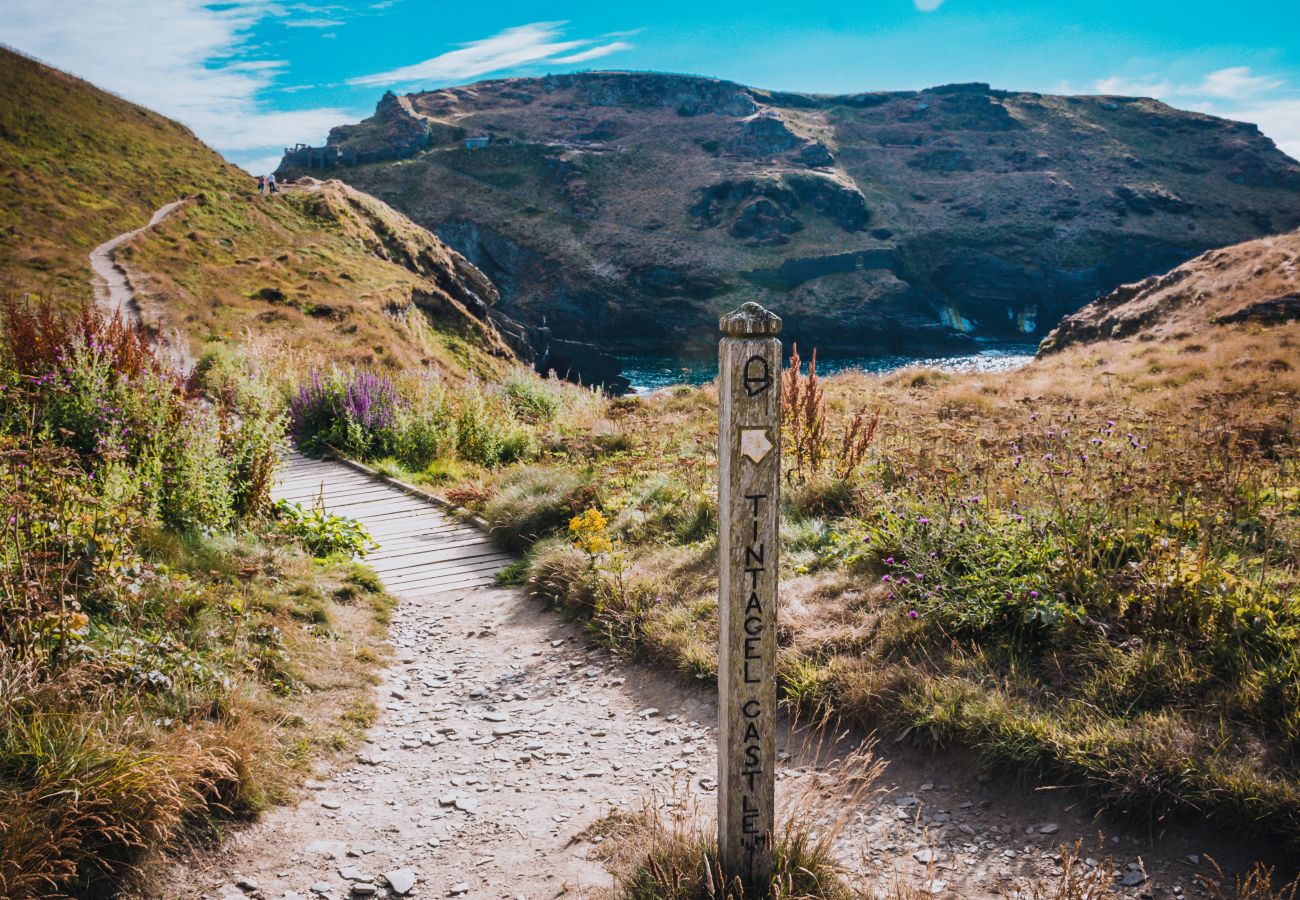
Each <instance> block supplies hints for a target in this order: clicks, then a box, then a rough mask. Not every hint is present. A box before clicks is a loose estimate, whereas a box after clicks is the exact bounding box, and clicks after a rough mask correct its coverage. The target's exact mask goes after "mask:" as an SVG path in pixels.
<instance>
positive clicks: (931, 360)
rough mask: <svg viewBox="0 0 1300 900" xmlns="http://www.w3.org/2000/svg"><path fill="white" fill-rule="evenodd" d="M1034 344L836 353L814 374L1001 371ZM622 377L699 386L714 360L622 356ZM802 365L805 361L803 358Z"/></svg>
mask: <svg viewBox="0 0 1300 900" xmlns="http://www.w3.org/2000/svg"><path fill="white" fill-rule="evenodd" d="M1036 349H1038V345H1037V344H996V345H994V344H990V345H989V346H987V347H985V348H984V349H982V350H980V351H979V352H977V353H967V354H962V355H959V356H838V357H822V356H818V357H817V373H818V374H819V375H834V374H835V373H836V372H847V371H850V370H854V369H860V370H862V371H865V372H891V371H893V370H894V369H902V368H906V367H907V366H926V367H929V368H935V369H945V370H947V371H950V372H1002V371H1006V370H1008V369H1018V368H1020V367H1021V366H1023V365H1025V364H1026V363H1028V362H1029V361H1030V360H1032V359H1033V358H1034V351H1035V350H1036ZM622 361H623V376H624V377H625V378H627V379H629V380H630V381H631V382H632V390H631V391H630V393H633V394H646V393H649V392H651V391H655V390H659V389H661V388H666V387H670V386H672V385H675V384H690V385H699V384H706V383H708V382H710V381H712V380H713V379H714V378H715V377H717V374H718V362H717V360H716V359H673V358H671V357H665V356H625V357H622ZM804 363H805V368H806V366H807V360H805V361H804Z"/></svg>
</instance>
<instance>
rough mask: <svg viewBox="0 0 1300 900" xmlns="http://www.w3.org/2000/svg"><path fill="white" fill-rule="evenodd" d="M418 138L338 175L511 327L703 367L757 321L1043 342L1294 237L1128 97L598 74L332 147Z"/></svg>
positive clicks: (1234, 174)
mask: <svg viewBox="0 0 1300 900" xmlns="http://www.w3.org/2000/svg"><path fill="white" fill-rule="evenodd" d="M396 107H400V109H398V108H396ZM408 116H409V117H414V118H415V119H417V120H418V121H419V122H421V123H423V125H424V126H425V127H427V128H428V129H429V133H430V138H429V143H428V148H427V149H425V150H420V151H418V152H417V153H416V155H415V156H414V157H412V158H410V159H409V160H408V161H405V162H403V163H402V164H401V165H396V164H392V165H385V164H382V163H381V164H378V165H365V166H361V165H358V166H346V165H340V166H338V168H337V169H336V170H335V171H336V172H337V174H338V175H339V177H342V178H345V179H347V180H348V181H350V182H351V183H353V184H355V185H357V186H358V187H360V188H362V189H364V190H367V191H369V192H371V193H374V194H376V195H377V196H380V197H383V198H384V199H386V200H388V201H389V202H391V203H393V204H394V205H396V206H399V207H400V208H402V209H403V210H405V211H406V212H408V213H409V214H410V215H411V216H412V217H413V218H415V219H416V220H417V221H419V222H421V223H422V224H424V225H426V226H427V227H429V228H431V229H433V230H435V231H436V232H437V233H439V234H441V235H442V236H444V238H446V239H447V240H448V241H449V242H450V243H451V244H452V245H453V246H456V247H457V248H458V249H460V250H461V251H462V252H463V253H464V254H465V255H466V256H467V257H468V258H470V259H471V260H472V261H474V262H475V263H476V264H477V265H479V267H480V268H482V269H483V271H484V272H485V273H486V274H487V275H488V276H489V277H490V278H491V279H492V281H493V282H494V283H495V284H496V285H497V286H498V287H499V288H500V289H501V293H502V298H501V302H500V308H501V310H502V311H503V312H505V313H506V314H508V315H510V316H512V317H515V318H517V319H519V320H520V321H522V322H526V323H528V324H530V325H533V326H537V327H542V326H545V327H547V328H550V329H551V330H552V332H553V334H554V336H555V337H556V338H557V339H563V340H574V341H580V342H581V341H587V342H595V343H598V344H599V345H600V346H601V348H602V349H605V350H615V351H629V352H632V351H635V352H664V351H669V352H671V351H676V350H679V349H682V348H686V347H693V348H696V349H701V350H702V349H704V348H705V347H708V346H710V345H711V343H712V341H713V339H714V337H715V334H714V328H713V323H714V322H715V321H716V318H717V316H718V314H719V312H721V311H723V310H724V308H726V307H728V306H732V307H734V306H735V305H738V304H739V303H740V302H743V301H744V300H748V299H754V300H757V301H759V302H761V303H763V304H764V305H767V306H770V307H772V308H774V309H776V310H778V311H780V312H781V313H782V314H783V318H784V319H785V322H786V334H787V335H789V336H792V337H793V336H795V335H798V336H799V339H800V340H801V342H803V343H805V344H807V343H814V344H817V345H818V346H819V347H820V348H822V349H823V351H830V350H834V351H837V352H859V351H862V350H863V349H864V348H865V347H867V346H871V347H875V346H878V344H879V342H880V341H881V340H882V333H881V329H882V328H886V327H890V328H899V329H902V330H903V333H902V336H901V338H900V340H901V341H902V342H903V345H902V347H901V349H902V350H903V351H906V352H918V353H919V352H927V351H930V350H937V349H943V348H947V347H950V346H954V345H961V344H963V343H965V342H969V341H971V340H972V339H975V338H989V339H1016V340H1024V339H1025V338H1026V337H1033V338H1038V337H1040V336H1041V334H1042V329H1044V328H1045V327H1051V325H1052V324H1054V323H1055V322H1057V321H1059V319H1060V317H1061V316H1063V315H1066V314H1068V313H1071V312H1074V311H1075V310H1077V309H1079V308H1080V307H1081V306H1082V305H1083V304H1085V303H1087V302H1089V301H1090V300H1092V299H1094V298H1095V297H1097V296H1099V295H1102V294H1105V293H1107V292H1109V291H1111V290H1113V289H1114V288H1115V287H1117V286H1118V285H1121V284H1124V283H1127V282H1134V281H1138V280H1140V279H1142V278H1144V277H1147V276H1150V275H1153V274H1156V273H1160V272H1164V271H1167V270H1168V269H1169V268H1171V267H1172V266H1176V265H1178V264H1179V263H1181V262H1184V261H1186V260H1188V259H1190V258H1191V257H1193V256H1195V255H1196V254H1198V253H1201V252H1203V251H1205V250H1207V249H1209V248H1213V247H1221V246H1226V245H1229V244H1233V243H1237V242H1240V241H1243V240H1249V239H1252V238H1257V237H1260V236H1262V235H1265V234H1269V233H1273V232H1275V231H1279V230H1289V229H1293V228H1296V227H1300V164H1297V163H1296V162H1295V161H1294V160H1291V159H1290V158H1288V157H1287V156H1286V155H1285V154H1283V153H1281V152H1280V151H1279V150H1278V149H1277V148H1276V147H1275V146H1274V145H1273V144H1272V142H1271V141H1270V140H1268V138H1266V137H1264V136H1263V135H1261V134H1260V133H1259V131H1258V129H1256V128H1255V127H1254V126H1250V125H1243V124H1241V123H1236V122H1229V121H1225V120H1223V119H1217V118H1214V117H1212V116H1207V115H1204V114H1201V113H1194V112H1187V111H1182V110H1177V109H1173V108H1171V107H1169V106H1167V105H1165V104H1163V103H1160V102H1158V101H1155V100H1151V99H1144V98H1128V97H1061V96H1051V95H1046V94H1038V93H1031V92H1017V91H1004V90H996V89H993V88H990V87H989V86H988V85H987V84H980V83H975V84H957V85H943V86H939V87H935V88H930V89H927V90H921V91H889V92H880V93H863V94H852V95H844V96H818V95H809V94H798V93H791V92H779V91H767V90H760V89H757V88H751V87H746V86H744V85H739V84H735V83H733V82H727V81H720V80H716V79H709V78H695V77H688V76H676V75H660V74H654V73H627V72H590V73H577V74H571V75H556V76H549V77H546V78H540V79H505V80H499V81H485V82H479V83H477V84H472V85H465V86H461V87H449V88H442V89H440V90H436V91H427V92H423V93H416V94H410V95H407V96H404V97H400V98H397V104H396V106H395V104H394V103H393V101H388V100H386V102H385V104H384V108H383V110H382V111H379V112H377V113H376V116H375V117H373V118H372V119H369V120H367V121H366V122H364V123H362V124H361V125H359V126H354V129H355V130H353V131H349V132H346V133H345V134H340V135H339V139H340V140H341V141H342V142H343V143H345V144H347V145H349V146H353V147H355V148H356V150H357V152H358V154H360V153H361V152H362V150H363V147H362V145H363V144H366V142H367V141H373V142H374V145H375V147H376V148H377V149H382V148H384V147H387V146H390V145H391V144H392V143H393V141H392V139H391V137H390V136H391V134H392V132H393V129H394V127H397V128H405V127H407V126H406V125H399V126H394V124H393V123H394V122H402V121H405V120H404V118H403V117H408ZM454 133H463V134H491V135H493V136H494V138H493V142H492V149H491V150H488V151H480V150H475V149H471V148H466V147H464V146H463V143H462V142H457V141H453V140H450V139H449V137H448V136H449V135H452V134H454ZM397 143H398V144H400V143H401V142H400V141H398V142H397ZM358 158H360V157H358ZM742 273H743V274H742ZM704 286H707V287H704ZM1275 296H1277V297H1284V296H1287V293H1286V292H1282V293H1279V294H1277V295H1275Z"/></svg>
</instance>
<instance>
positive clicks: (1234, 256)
mask: <svg viewBox="0 0 1300 900" xmlns="http://www.w3.org/2000/svg"><path fill="white" fill-rule="evenodd" d="M1297 320H1300V232H1291V233H1290V234H1284V235H1278V236H1276V237H1269V238H1263V239H1261V240H1257V241H1248V242H1246V243H1244V244H1237V245H1234V246H1231V247H1224V248H1221V249H1218V250H1211V251H1209V252H1208V253H1204V254H1202V255H1200V256H1198V257H1196V258H1195V259H1192V260H1189V261H1188V262H1186V263H1184V264H1183V265H1181V266H1179V267H1178V268H1176V269H1173V270H1172V271H1170V272H1167V273H1165V274H1163V275H1157V276H1152V277H1150V278H1145V279H1143V280H1142V281H1139V282H1135V283H1133V284H1126V285H1123V286H1121V287H1118V288H1116V289H1115V290H1113V291H1111V292H1110V293H1109V294H1107V295H1105V296H1104V297H1100V298H1098V299H1097V300H1095V301H1093V302H1092V303H1089V304H1088V305H1087V306H1085V307H1084V308H1083V309H1081V310H1079V311H1078V312H1076V313H1073V314H1071V315H1069V316H1066V317H1065V318H1064V319H1062V320H1061V324H1060V325H1058V326H1057V327H1056V328H1055V329H1054V330H1053V331H1052V332H1051V333H1050V334H1048V336H1047V337H1046V338H1044V339H1043V342H1042V345H1041V346H1040V347H1039V350H1038V353H1039V355H1040V356H1046V355H1048V354H1051V353H1055V352H1057V351H1059V350H1063V349H1065V348H1066V347H1070V346H1073V345H1075V344H1083V343H1093V342H1095V341H1107V340H1122V339H1124V338H1131V337H1137V338H1138V339H1139V340H1156V339H1165V338H1174V339H1181V338H1183V337H1186V336H1189V335H1194V334H1202V333H1204V332H1206V331H1207V330H1210V329H1212V328H1213V327H1214V326H1219V325H1239V324H1243V323H1256V324H1258V325H1261V326H1268V325H1277V324H1280V323H1283V322H1289V321H1297Z"/></svg>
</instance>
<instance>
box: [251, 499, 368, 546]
mask: <svg viewBox="0 0 1300 900" xmlns="http://www.w3.org/2000/svg"><path fill="white" fill-rule="evenodd" d="M275 513H276V516H277V517H278V518H279V520H280V527H281V528H282V529H283V530H284V531H285V532H286V533H287V534H291V535H293V536H294V537H296V538H298V539H299V540H301V541H302V543H303V546H305V547H306V548H307V549H308V550H310V551H311V552H312V554H313V555H315V556H330V555H332V554H335V553H338V554H342V555H344V556H348V557H364V556H365V555H366V554H367V553H368V552H370V551H371V550H373V549H375V547H376V546H378V545H377V544H376V543H375V542H374V540H373V539H372V538H371V537H370V532H369V531H368V530H367V529H366V526H364V525H362V524H361V523H360V522H358V521H357V520H356V519H353V518H349V517H348V516H336V515H333V514H331V513H328V512H326V511H325V509H324V508H323V507H321V506H313V507H311V508H310V509H304V508H303V505H302V504H301V503H295V502H292V501H289V500H277V501H276V503H275Z"/></svg>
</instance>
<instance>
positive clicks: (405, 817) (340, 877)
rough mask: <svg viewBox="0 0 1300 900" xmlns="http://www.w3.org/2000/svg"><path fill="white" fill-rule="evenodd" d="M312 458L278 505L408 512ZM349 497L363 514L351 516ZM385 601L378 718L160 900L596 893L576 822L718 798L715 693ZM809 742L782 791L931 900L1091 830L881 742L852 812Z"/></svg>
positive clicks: (1125, 883)
mask: <svg viewBox="0 0 1300 900" xmlns="http://www.w3.org/2000/svg"><path fill="white" fill-rule="evenodd" d="M297 465H299V466H301V465H304V464H302V463H299V464H297ZM311 466H312V468H311V471H310V474H308V475H307V476H303V475H302V470H301V469H299V470H298V475H297V476H295V475H294V470H293V469H292V468H291V469H290V473H289V475H288V476H286V479H287V480H286V481H285V482H283V483H282V487H281V489H280V492H281V494H283V493H285V492H286V491H288V492H293V491H296V492H297V493H298V494H302V493H303V491H304V490H305V489H308V488H309V489H310V492H311V493H313V494H315V493H317V492H318V491H320V490H323V496H324V500H325V504H326V506H327V507H330V506H337V508H339V509H340V510H341V511H346V512H348V513H349V514H350V515H353V516H355V517H357V518H359V519H361V520H362V521H363V522H367V521H371V513H370V512H369V511H368V510H369V508H370V507H369V506H368V504H376V506H375V508H376V509H383V508H384V507H387V510H388V512H390V513H391V511H392V510H393V509H403V510H404V509H406V508H407V506H408V504H409V502H410V499H411V498H410V496H409V495H407V494H403V493H401V492H400V491H398V490H397V489H396V488H394V487H392V486H389V485H385V484H383V483H381V482H378V481H370V482H368V483H366V484H358V481H357V474H356V472H355V470H352V469H349V468H347V467H345V466H343V465H341V464H337V463H322V462H315V463H312V464H311ZM358 496H364V497H366V498H367V500H366V502H365V503H355V502H353V503H351V504H350V505H348V501H349V498H352V499H353V500H355V498H356V497H358ZM424 514H429V515H434V516H440V515H441V514H440V513H438V512H437V511H436V510H435V509H433V508H432V507H429V508H428V509H427V510H424V511H422V512H421V515H424ZM380 515H381V518H380V519H379V520H377V521H375V522H374V523H373V524H374V525H375V526H376V528H375V530H376V532H377V533H380V534H382V535H383V537H382V538H381V543H385V542H389V543H391V542H393V541H400V540H401V535H400V531H401V529H400V528H399V529H394V528H393V527H392V522H393V519H392V517H391V515H390V516H388V517H387V518H382V515H383V514H382V513H380ZM400 515H403V513H399V517H400ZM385 523H387V524H385ZM417 530H418V529H417ZM426 533H427V530H426ZM384 552H385V551H384V550H383V548H382V547H381V550H380V551H379V553H378V555H380V556H381V557H382V555H383V554H384ZM393 592H394V594H395V595H396V596H397V597H398V598H399V600H400V604H399V606H398V608H397V610H396V611H395V613H394V622H393V627H392V631H391V637H390V640H391V643H392V644H393V648H394V661H393V663H392V664H391V665H390V666H389V668H388V669H387V670H386V671H385V672H384V674H383V684H382V686H381V687H379V688H378V691H379V703H380V706H381V708H382V711H383V715H382V716H381V719H380V721H379V722H378V723H377V724H376V725H375V726H374V727H373V728H372V729H371V730H370V731H369V732H368V734H367V737H366V739H365V742H364V744H363V745H361V746H360V747H359V749H358V750H357V752H356V753H355V755H354V756H353V757H352V759H351V762H350V763H348V764H345V765H343V766H341V767H338V768H337V769H336V770H335V771H332V772H328V773H318V777H317V778H316V779H315V780H312V781H310V782H309V783H308V790H307V791H306V792H305V794H306V795H305V797H304V798H303V799H302V801H301V802H300V803H299V804H298V805H297V806H294V807H284V808H279V809H275V810H272V811H271V812H269V813H268V814H266V815H265V816H263V817H262V818H261V819H260V820H259V821H258V822H257V823H255V824H253V825H251V826H250V827H248V828H246V829H243V830H242V831H240V832H237V833H236V834H234V835H232V836H231V837H230V838H229V839H228V840H227V841H226V842H225V843H224V844H223V845H222V847H221V848H220V850H218V851H217V852H215V853H214V854H212V855H210V856H206V857H204V858H202V859H199V860H187V861H186V862H185V864H184V866H183V867H182V866H180V865H178V866H177V867H176V871H175V873H174V880H173V881H172V883H171V884H169V885H167V886H166V887H165V888H164V889H162V890H161V891H160V892H159V893H158V896H165V897H208V898H235V897H250V896H251V897H257V898H303V900H308V898H313V900H314V898H320V897H330V898H345V897H349V896H370V895H372V894H374V895H379V896H386V895H410V896H421V897H455V896H465V897H471V898H475V897H485V898H486V897H501V898H514V897H527V898H554V897H558V896H560V895H562V894H566V893H570V894H574V895H579V896H589V895H591V894H592V893H599V892H602V890H603V889H608V888H609V887H610V885H611V880H610V876H609V875H608V874H607V873H606V871H605V870H604V868H603V866H602V865H601V864H600V862H599V861H598V859H597V854H596V850H597V848H595V847H594V846H593V845H592V844H590V843H587V842H585V841H582V840H579V839H578V838H577V835H578V834H579V833H580V832H581V831H582V830H583V829H584V828H585V827H586V826H587V825H589V824H591V823H592V822H593V821H594V820H596V819H597V818H599V817H600V816H601V815H603V814H604V813H606V812H608V811H610V810H612V809H624V810H633V811H635V810H639V809H642V808H643V806H644V804H646V803H647V802H651V803H657V804H659V805H661V806H662V805H664V804H673V803H678V802H690V801H692V800H694V801H698V802H699V803H700V804H701V806H702V808H704V809H706V810H707V809H709V808H710V807H711V805H712V803H713V797H714V786H715V785H714V780H713V779H714V777H715V767H716V758H715V735H716V731H715V724H716V708H715V699H716V693H715V691H713V690H712V689H711V688H706V687H703V686H702V687H700V688H698V689H694V690H693V689H690V688H689V687H688V686H683V684H682V683H681V682H680V681H679V680H669V679H666V678H663V677H660V676H658V675H656V674H654V673H652V672H649V671H647V670H646V669H644V668H642V667H640V666H637V665H634V664H631V663H629V662H627V661H626V660H623V659H620V658H618V657H616V656H614V655H612V654H610V653H609V652H607V651H605V650H603V649H600V648H598V647H596V646H594V645H592V644H590V643H589V642H588V641H587V640H586V639H585V637H584V635H583V633H582V630H581V628H580V627H579V626H578V625H577V624H575V623H573V622H571V621H569V620H567V619H565V618H564V617H562V616H560V615H557V614H555V613H552V612H546V611H544V610H543V609H542V608H541V607H540V606H539V605H538V604H537V603H536V601H533V600H532V599H530V598H528V597H527V596H526V595H524V593H523V592H521V591H517V590H508V589H499V588H495V587H488V586H482V585H481V582H475V585H474V586H469V587H466V586H457V587H454V588H452V589H446V588H441V587H437V586H435V587H434V588H433V589H429V588H421V587H419V586H415V587H408V588H402V587H397V588H395V589H394V591H393ZM804 745H805V742H804V740H803V739H801V738H798V737H794V736H791V735H790V734H788V733H787V734H785V735H783V736H782V737H779V738H778V751H779V754H780V756H779V759H780V761H781V765H782V767H783V768H781V769H780V771H779V772H778V779H779V780H778V795H779V796H780V797H783V798H786V799H787V800H788V799H789V798H790V797H792V796H794V795H796V794H800V793H805V794H807V793H810V792H820V793H821V794H822V795H823V796H824V801H823V803H822V805H821V808H822V809H823V810H824V811H825V814H826V815H827V816H828V817H833V816H839V815H840V814H845V815H846V817H847V819H848V822H849V825H848V827H847V828H846V829H845V831H844V832H843V833H842V835H841V837H840V842H839V843H840V849H841V851H842V853H843V857H844V859H845V860H846V862H848V863H849V864H850V865H851V866H852V867H853V868H854V869H856V870H858V871H860V872H861V873H863V877H864V878H866V879H868V880H870V881H871V882H873V883H875V884H878V885H880V884H885V883H887V882H888V881H889V880H891V879H893V878H902V879H903V880H905V881H907V882H909V883H911V884H913V885H915V886H917V887H919V888H921V889H922V890H923V891H925V892H927V893H932V894H935V895H938V896H943V897H953V898H957V897H962V898H965V897H998V896H1014V891H1015V886H1016V885H1017V884H1023V883H1024V880H1025V879H1026V878H1027V877H1038V876H1043V877H1049V878H1050V877H1051V876H1052V875H1053V874H1058V873H1059V871H1060V870H1059V857H1058V854H1057V848H1058V846H1059V844H1060V843H1061V842H1062V841H1066V842H1070V841H1073V840H1074V839H1075V838H1076V837H1083V838H1085V839H1087V840H1090V841H1095V840H1096V836H1097V832H1098V830H1099V828H1100V826H1099V824H1098V823H1097V822H1096V821H1095V820H1093V819H1092V818H1091V817H1090V816H1088V815H1087V813H1086V807H1085V806H1083V805H1079V804H1077V803H1076V800H1077V798H1075V797H1073V796H1071V795H1070V793H1069V792H1067V791H1062V790H1056V791H1032V790H1025V789H1021V788H1018V787H1016V786H1014V785H1009V784H1007V783H1004V782H999V781H994V780H992V779H990V778H989V777H988V776H985V775H982V774H981V773H980V770H979V769H978V767H977V766H976V765H974V764H973V763H971V762H969V761H966V760H963V759H961V758H954V757H943V758H921V759H918V758H916V757H917V754H915V753H910V752H909V753H895V752H894V745H893V743H892V742H889V746H888V750H887V751H882V752H885V753H886V760H887V762H888V767H887V768H886V770H885V773H884V775H883V776H882V777H881V778H880V779H879V780H878V781H877V783H876V786H875V788H874V789H872V790H871V791H869V792H868V793H867V795H866V796H865V797H861V798H854V799H853V800H852V801H851V803H850V802H849V798H847V797H845V796H842V794H843V791H844V788H843V786H842V784H840V783H839V782H836V781H834V780H833V779H819V771H820V768H821V767H823V766H824V765H826V764H827V763H830V762H832V759H833V755H831V754H827V753H826V752H824V751H823V752H821V753H812V752H811V751H806V750H804V749H801V748H802V747H804ZM891 757H892V758H891ZM1105 831H1106V834H1107V838H1106V842H1107V847H1106V853H1107V854H1113V855H1114V857H1115V860H1116V864H1117V868H1116V869H1115V871H1114V876H1115V884H1116V890H1117V895H1118V896H1127V897H1142V896H1148V897H1162V898H1163V897H1177V896H1183V895H1186V896H1193V897H1194V896H1196V895H1197V893H1198V890H1197V889H1196V888H1195V887H1194V876H1195V875H1196V874H1197V872H1200V871H1203V869H1201V867H1200V865H1199V863H1200V858H1199V856H1198V857H1197V858H1196V860H1195V862H1193V861H1192V860H1191V859H1189V855H1192V854H1200V853H1201V852H1202V851H1201V848H1200V847H1199V846H1198V845H1197V844H1196V837H1195V830H1194V829H1193V830H1191V831H1188V832H1183V831H1180V830H1178V829H1177V828H1173V827H1170V828H1168V829H1167V830H1165V831H1164V832H1162V833H1161V834H1160V835H1159V837H1158V839H1156V840H1154V841H1153V840H1152V838H1151V836H1150V835H1149V834H1146V833H1140V832H1134V831H1132V830H1127V829H1124V828H1122V827H1118V826H1114V825H1107V826H1106V827H1105ZM1090 846H1093V847H1095V844H1092V845H1090ZM1085 855H1086V856H1092V857H1101V856H1102V855H1103V854H1102V853H1101V852H1099V851H1097V850H1096V849H1092V850H1089V851H1087V852H1086V853H1085ZM1220 861H1221V862H1229V863H1230V862H1231V861H1232V860H1230V859H1226V860H1225V859H1221V860H1220ZM1094 864H1095V863H1094Z"/></svg>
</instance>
